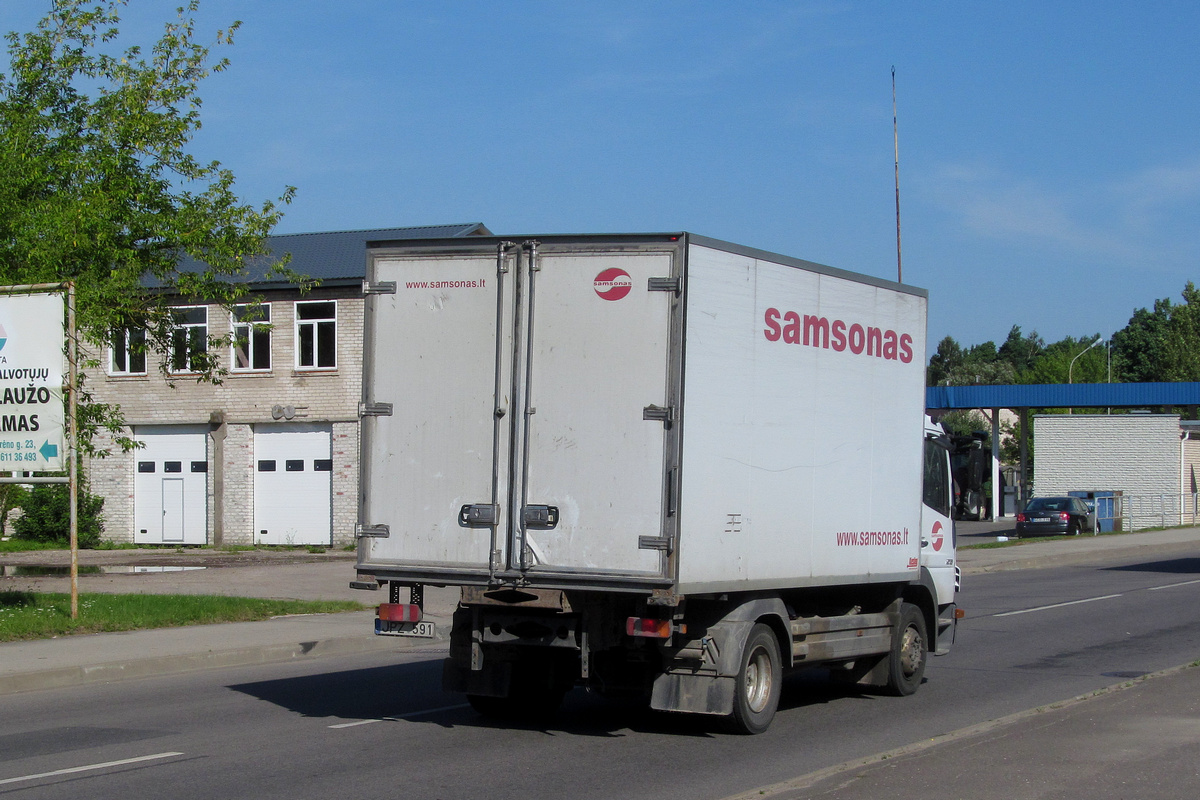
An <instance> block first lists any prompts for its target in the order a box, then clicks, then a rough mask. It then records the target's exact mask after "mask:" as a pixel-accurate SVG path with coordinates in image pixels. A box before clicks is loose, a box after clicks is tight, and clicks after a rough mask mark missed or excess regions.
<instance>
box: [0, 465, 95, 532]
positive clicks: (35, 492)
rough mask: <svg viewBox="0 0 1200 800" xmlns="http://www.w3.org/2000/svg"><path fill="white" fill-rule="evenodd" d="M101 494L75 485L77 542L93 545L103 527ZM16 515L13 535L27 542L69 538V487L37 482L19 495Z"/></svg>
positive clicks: (85, 486) (82, 484)
mask: <svg viewBox="0 0 1200 800" xmlns="http://www.w3.org/2000/svg"><path fill="white" fill-rule="evenodd" d="M103 508H104V498H103V497H100V496H98V495H94V494H92V493H91V492H89V491H88V490H87V485H86V484H85V483H83V482H82V481H81V482H80V486H79V546H80V547H81V548H94V547H96V546H97V545H99V544H100V534H101V532H103V530H104V518H103V516H102V515H101V511H102V510H103ZM21 510H22V511H23V512H24V513H23V514H21V516H20V517H18V518H17V519H15V520H13V523H12V527H13V538H16V539H25V540H27V541H31V542H54V543H59V544H62V545H63V546H64V547H65V546H67V545H69V544H70V542H71V487H70V486H68V485H67V484H65V483H39V484H37V485H35V486H34V487H33V488H32V489H31V490H30V491H29V493H28V494H27V495H26V496H25V497H23V498H22V499H21Z"/></svg>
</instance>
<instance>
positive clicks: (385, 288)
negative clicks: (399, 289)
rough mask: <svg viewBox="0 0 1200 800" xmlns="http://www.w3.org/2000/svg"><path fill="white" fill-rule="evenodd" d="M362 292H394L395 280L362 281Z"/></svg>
mask: <svg viewBox="0 0 1200 800" xmlns="http://www.w3.org/2000/svg"><path fill="white" fill-rule="evenodd" d="M362 291H363V294H395V293H396V282H395V281H378V282H375V281H363V285H362Z"/></svg>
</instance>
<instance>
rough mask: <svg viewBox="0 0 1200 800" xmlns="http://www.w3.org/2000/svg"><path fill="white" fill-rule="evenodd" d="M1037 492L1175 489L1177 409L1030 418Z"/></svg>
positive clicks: (1140, 492) (1177, 474)
mask: <svg viewBox="0 0 1200 800" xmlns="http://www.w3.org/2000/svg"><path fill="white" fill-rule="evenodd" d="M1033 441H1034V470H1033V492H1034V494H1035V495H1043V496H1044V495H1058V494H1065V493H1066V492H1070V491H1119V492H1123V493H1124V494H1126V495H1149V494H1155V495H1157V494H1171V495H1175V494H1179V493H1180V492H1181V491H1182V490H1181V487H1180V456H1179V416H1178V415H1176V414H1118V415H1113V416H1109V415H1107V414H1104V415H1101V414H1046V415H1037V416H1034V418H1033Z"/></svg>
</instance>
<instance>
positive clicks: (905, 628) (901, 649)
mask: <svg viewBox="0 0 1200 800" xmlns="http://www.w3.org/2000/svg"><path fill="white" fill-rule="evenodd" d="M928 641H929V639H928V632H927V630H926V628H925V615H924V614H922V613H921V609H919V608H917V607H916V606H914V605H912V604H911V603H903V604H902V605H901V606H900V621H899V624H897V625H896V629H895V631H893V633H892V651H891V652H890V653H888V679H887V687H886V688H887V693H888V694H890V695H893V696H895V697H907V696H908V695H910V694H912V693H914V692H915V691H917V688H918V687H919V686H920V685H921V680H922V679H923V678H924V677H925V662H926V661H927V660H928V658H929V648H928V644H927V642H928Z"/></svg>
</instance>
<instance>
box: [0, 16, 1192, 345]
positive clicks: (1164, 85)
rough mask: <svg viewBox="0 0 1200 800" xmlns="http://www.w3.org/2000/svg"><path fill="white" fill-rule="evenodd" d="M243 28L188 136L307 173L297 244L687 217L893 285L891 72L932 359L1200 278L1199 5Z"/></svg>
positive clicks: (137, 30)
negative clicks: (407, 229) (324, 237)
mask: <svg viewBox="0 0 1200 800" xmlns="http://www.w3.org/2000/svg"><path fill="white" fill-rule="evenodd" d="M49 4H50V0H0V30H5V31H7V30H25V29H28V28H29V27H31V26H32V24H33V22H34V21H35V20H36V19H37V18H38V17H40V16H41V15H42V13H43V12H44V10H45V9H46V8H47V7H48V6H49ZM178 4H179V3H178V2H176V1H175V0H172V1H171V2H162V1H161V0H133V2H132V8H129V9H127V11H126V15H125V16H126V19H127V24H126V25H125V29H126V31H127V33H128V34H129V35H130V36H132V37H134V38H138V39H140V40H141V41H145V42H146V43H149V42H150V41H151V40H152V39H153V38H154V37H156V35H157V32H158V30H159V29H160V27H161V23H162V22H163V21H165V20H167V19H169V18H172V17H173V16H174V7H175V6H176V5H178ZM234 19H241V20H242V21H243V24H242V28H241V30H240V31H239V33H238V35H237V40H236V44H235V45H234V46H233V47H232V48H227V49H225V50H224V54H225V55H227V56H228V57H229V58H230V59H231V60H232V62H233V63H232V65H231V67H230V69H229V70H228V71H226V72H224V73H221V74H219V75H214V76H213V77H211V78H210V79H209V80H207V81H206V82H205V84H203V86H202V96H203V97H204V100H205V105H204V120H205V126H204V129H203V130H202V131H201V133H200V136H199V137H198V138H197V140H196V142H195V147H194V150H195V152H196V153H197V154H198V155H200V156H202V157H205V158H217V159H219V160H221V161H222V162H223V163H224V164H225V165H226V166H228V167H229V168H231V169H232V170H233V171H234V173H235V174H236V175H237V176H238V191H239V193H240V194H241V195H242V196H243V197H244V198H245V199H247V200H251V201H256V202H257V201H260V200H263V199H268V198H273V197H277V196H278V195H279V194H280V193H281V192H282V190H283V188H284V187H285V186H288V185H292V186H296V187H297V189H298V195H297V198H296V200H295V202H294V203H293V204H292V206H291V207H290V208H289V209H288V212H287V216H286V217H285V219H284V221H283V223H282V224H281V226H280V227H279V228H278V232H280V233H294V232H301V231H316V230H338V229H352V228H372V227H390V226H404V225H422V224H432V223H449V222H468V221H481V222H484V223H485V224H487V226H488V227H489V228H491V229H492V230H493V231H495V232H497V233H506V234H507V233H513V234H524V233H529V234H534V233H569V232H589V233H590V232H628V231H667V230H671V231H674V230H688V231H694V232H696V233H701V234H704V235H706V236H713V237H717V238H721V239H727V240H730V241H733V242H737V243H739V244H744V245H750V246H754V247H759V248H763V249H766V250H773V251H776V252H779V253H784V254H787V255H791V256H796V257H799V258H806V259H809V260H812V261H817V262H821V263H825V264H830V265H832V266H836V267H840V268H843V269H849V270H854V271H857V272H862V273H866V274H869V275H874V276H879V277H884V278H890V279H894V278H895V276H896V231H895V189H894V184H893V181H894V154H893V147H892V101H891V68H892V66H893V65H894V66H895V68H896V77H897V88H898V94H899V123H900V188H901V204H902V205H901V211H902V222H903V264H904V279H905V282H907V283H912V284H916V285H918V286H921V287H924V288H926V289H928V290H929V293H930V323H929V337H930V347H931V349H932V348H933V347H935V346H936V344H937V342H938V341H939V340H940V339H941V338H942V337H943V336H947V335H950V336H953V337H954V338H956V339H957V340H958V341H959V342H960V343H962V344H964V345H970V344H976V343H979V342H982V341H985V340H988V339H992V340H995V341H996V342H997V343H1000V342H1001V341H1003V339H1004V338H1005V336H1007V334H1008V331H1009V328H1010V327H1011V326H1012V325H1014V324H1015V325H1020V326H1021V328H1022V330H1023V331H1024V332H1026V333H1028V332H1030V331H1034V330H1036V331H1037V332H1039V333H1040V334H1041V335H1042V336H1043V337H1044V338H1045V339H1046V340H1047V341H1055V340H1058V339H1061V338H1062V337H1064V336H1076V337H1089V338H1090V337H1091V336H1092V335H1094V334H1096V333H1101V334H1103V335H1105V336H1108V335H1110V334H1111V333H1112V332H1113V331H1115V330H1118V329H1120V328H1122V327H1123V326H1124V325H1125V324H1126V323H1127V322H1128V320H1129V317H1130V315H1131V314H1132V313H1133V311H1134V309H1135V308H1138V307H1143V306H1150V305H1152V304H1153V302H1154V300H1155V299H1157V298H1161V297H1170V298H1172V299H1173V300H1178V299H1179V293H1180V291H1181V290H1182V289H1183V286H1184V284H1185V282H1186V281H1187V280H1189V279H1192V280H1195V279H1197V278H1198V277H1200V269H1198V267H1200V3H1195V2H1150V3H1145V4H1141V3H1136V4H1135V3H1127V2H1088V3H1082V2H1078V1H1076V2H1052V1H1049V0H1043V2H1021V1H1013V0H1010V1H1009V2H1006V3H994V2H992V3H982V2H916V3H882V2H880V3H870V2H803V1H802V0H793V1H792V2H782V1H781V2H768V1H766V0H740V2H736V3H733V2H718V1H717V0H662V1H661V2H659V1H656V0H636V1H634V0H630V1H628V2H626V1H625V0H618V1H614V2H586V0H576V1H575V2H533V1H530V2H524V1H522V0H507V1H506V2H470V1H468V0H462V1H461V2H455V1H454V0H442V1H441V2H435V1H434V0H373V1H372V2H366V1H365V0H340V2H336V3H334V2H328V1H327V0H254V1H253V2H251V1H248V0H202V3H201V13H200V23H201V24H200V29H201V30H203V31H210V30H216V29H217V28H219V27H225V26H226V25H227V24H228V23H229V22H230V21H232V20H234ZM0 71H2V70H0Z"/></svg>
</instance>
